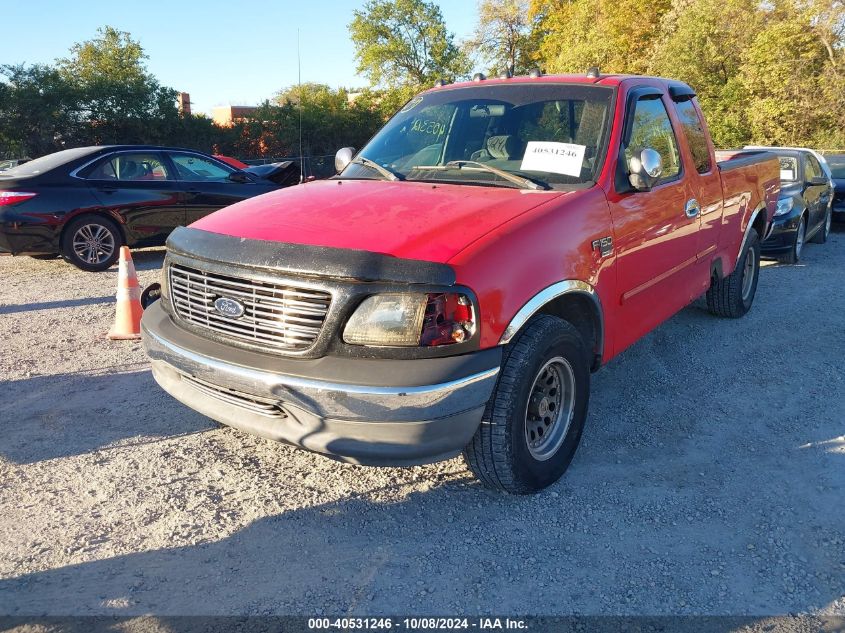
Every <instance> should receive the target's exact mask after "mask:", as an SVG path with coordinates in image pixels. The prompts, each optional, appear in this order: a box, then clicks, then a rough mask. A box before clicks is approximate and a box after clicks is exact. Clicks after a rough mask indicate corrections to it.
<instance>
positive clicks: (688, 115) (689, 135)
mask: <svg viewBox="0 0 845 633" xmlns="http://www.w3.org/2000/svg"><path fill="white" fill-rule="evenodd" d="M675 111H676V112H677V114H678V119H680V121H681V128H682V129H683V131H684V136H686V139H687V145H689V149H690V153H691V154H692V160H693V162H694V163H695V170H696V171H697V172H698V173H699V174H706V173H707V172H708V171H710V167H711V165H710V150H709V149H708V148H707V137H706V136H705V135H704V125H703V124H702V122H701V117H700V116H699V114H698V110H696V109H695V104H694V103H693V102H692V99H688V100H687V101H681V102H680V103H676V104H675Z"/></svg>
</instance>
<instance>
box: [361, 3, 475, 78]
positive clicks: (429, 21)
mask: <svg viewBox="0 0 845 633" xmlns="http://www.w3.org/2000/svg"><path fill="white" fill-rule="evenodd" d="M353 15H354V17H353V19H352V22H351V23H350V24H349V32H350V35H351V37H352V43H353V45H354V46H355V58H356V59H357V60H358V72H360V73H362V74H364V75H365V76H366V77H367V78H368V79H369V81H370V84H371V85H372V86H374V87H382V88H391V89H393V88H399V89H403V88H407V87H409V86H410V87H412V88H414V89H418V88H421V87H428V86H430V85H431V84H432V83H434V81H435V80H436V79H438V78H442V79H445V80H447V81H453V80H454V79H456V78H458V77H461V76H464V75H465V74H466V73H467V72H469V61H468V60H467V58H466V56H465V55H464V54H463V52H462V51H461V50H460V48H459V47H458V46H457V45H456V44H455V42H454V35H453V34H452V33H450V32H449V31H448V30H447V28H446V24H445V22H444V20H443V15H442V14H441V12H440V8H439V7H438V6H437V5H436V4H435V3H434V2H426V1H425V0H369V1H368V2H367V3H366V4H365V5H364V8H363V9H362V10H356V11H355V12H354V13H353Z"/></svg>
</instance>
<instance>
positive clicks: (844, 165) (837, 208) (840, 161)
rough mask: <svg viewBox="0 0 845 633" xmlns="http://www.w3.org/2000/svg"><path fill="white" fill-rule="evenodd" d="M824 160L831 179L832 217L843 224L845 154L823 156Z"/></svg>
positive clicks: (844, 207)
mask: <svg viewBox="0 0 845 633" xmlns="http://www.w3.org/2000/svg"><path fill="white" fill-rule="evenodd" d="M824 159H825V161H827V165H828V167H830V173H831V177H832V179H833V217H834V219H835V220H836V221H837V222H845V152H843V153H841V154H840V153H836V154H825V156H824Z"/></svg>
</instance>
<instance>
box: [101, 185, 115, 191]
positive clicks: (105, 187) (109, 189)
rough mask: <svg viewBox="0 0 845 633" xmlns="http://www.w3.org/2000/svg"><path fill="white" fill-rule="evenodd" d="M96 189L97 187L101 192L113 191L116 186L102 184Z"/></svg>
mask: <svg viewBox="0 0 845 633" xmlns="http://www.w3.org/2000/svg"><path fill="white" fill-rule="evenodd" d="M98 189H99V190H100V191H102V192H103V193H114V192H115V191H117V187H114V186H110V185H105V186H103V187H98Z"/></svg>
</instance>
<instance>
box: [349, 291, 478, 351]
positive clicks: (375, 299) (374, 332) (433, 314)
mask: <svg viewBox="0 0 845 633" xmlns="http://www.w3.org/2000/svg"><path fill="white" fill-rule="evenodd" d="M474 333H475V315H474V313H473V309H472V302H471V301H470V300H469V298H468V297H467V296H466V295H463V294H459V293H432V294H399V293H396V294H381V295H373V296H372V297H367V298H366V299H365V300H364V301H363V302H362V303H361V305H360V306H358V309H356V310H355V312H354V313H353V314H352V316H351V317H350V318H349V321H347V323H346V327H345V328H344V330H343V340H344V341H345V342H347V343H350V344H352V345H373V346H383V347H434V346H438V345H451V344H454V343H461V342H463V341H465V340H467V339H469V338H470V337H471V336H472V335H473V334H474Z"/></svg>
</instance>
